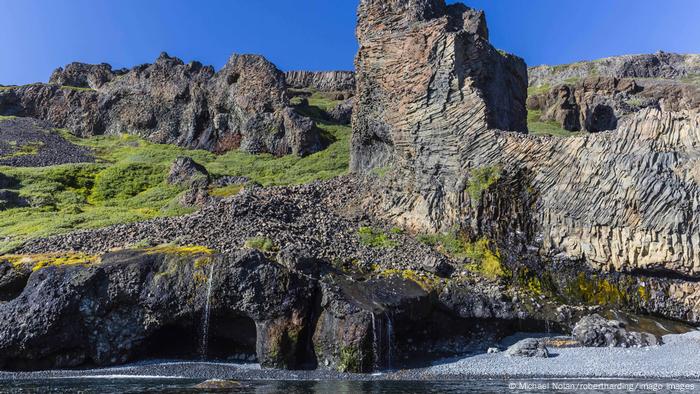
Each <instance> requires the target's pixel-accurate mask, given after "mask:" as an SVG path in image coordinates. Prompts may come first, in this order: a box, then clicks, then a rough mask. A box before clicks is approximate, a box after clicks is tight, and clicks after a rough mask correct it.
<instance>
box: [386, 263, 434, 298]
mask: <svg viewBox="0 0 700 394" xmlns="http://www.w3.org/2000/svg"><path fill="white" fill-rule="evenodd" d="M373 268H374V269H375V270H377V269H378V267H376V266H374V267H373ZM378 275H379V276H383V277H391V276H399V277H401V278H404V279H406V280H410V281H412V282H415V283H416V284H418V286H420V287H421V288H423V290H425V291H428V292H429V291H432V290H433V289H435V288H436V287H437V286H438V285H440V279H438V278H437V277H436V276H434V275H432V274H427V273H423V272H421V273H418V272H416V271H414V270H396V269H388V270H384V271H379V272H378Z"/></svg>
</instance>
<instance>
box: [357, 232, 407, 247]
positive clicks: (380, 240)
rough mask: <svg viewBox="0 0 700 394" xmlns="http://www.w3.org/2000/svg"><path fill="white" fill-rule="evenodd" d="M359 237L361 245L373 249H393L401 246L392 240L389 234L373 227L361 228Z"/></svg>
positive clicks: (358, 233)
mask: <svg viewBox="0 0 700 394" xmlns="http://www.w3.org/2000/svg"><path fill="white" fill-rule="evenodd" d="M357 235H358V236H359V237H360V243H362V244H363V245H367V246H371V247H373V248H382V249H391V248H395V247H397V246H398V244H399V243H398V242H397V241H394V240H393V239H391V237H390V236H389V235H388V234H386V233H384V232H383V231H381V230H377V229H374V228H372V227H360V228H359V229H358V230H357Z"/></svg>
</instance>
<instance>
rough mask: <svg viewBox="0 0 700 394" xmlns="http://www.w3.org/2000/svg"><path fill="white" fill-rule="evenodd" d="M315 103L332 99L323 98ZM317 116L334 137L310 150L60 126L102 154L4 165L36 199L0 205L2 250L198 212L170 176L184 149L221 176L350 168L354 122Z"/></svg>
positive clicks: (297, 175)
mask: <svg viewBox="0 0 700 394" xmlns="http://www.w3.org/2000/svg"><path fill="white" fill-rule="evenodd" d="M314 103H315V104H316V105H330V102H328V103H324V102H323V99H321V98H319V99H318V100H317V101H314ZM314 108H317V109H318V107H314ZM5 118H6V117H5ZM2 119H4V118H0V120H2ZM316 120H317V125H318V127H319V128H320V129H321V131H322V132H323V134H324V135H325V136H326V138H327V140H329V141H332V142H331V144H330V145H329V146H328V147H327V148H326V149H324V150H323V151H321V152H318V153H315V154H312V155H308V156H305V157H298V156H294V155H288V156H283V157H275V156H273V155H269V154H262V155H252V154H248V153H245V152H240V151H232V152H228V153H226V154H223V155H215V154H213V153H211V152H207V151H203V150H187V149H183V148H180V147H177V146H174V145H165V144H155V143H151V142H148V141H145V140H143V139H141V138H139V137H136V136H131V135H116V136H115V135H110V136H97V137H92V138H78V137H75V136H73V135H71V134H70V133H68V131H66V130H59V132H60V133H61V134H62V135H63V137H64V138H66V139H67V140H69V141H70V142H72V143H74V144H76V145H80V146H84V147H88V148H90V149H92V150H93V152H94V154H95V156H96V159H97V161H96V163H82V164H67V165H60V166H52V167H40V168H39V167H38V168H34V167H32V168H16V167H3V166H0V172H2V173H4V174H6V175H8V176H12V177H15V178H17V179H19V181H20V184H21V186H20V189H19V193H20V196H21V197H24V198H26V199H27V200H28V201H29V202H30V204H31V207H24V208H13V209H8V210H5V211H0V254H3V253H7V252H9V251H11V250H12V249H14V248H16V247H17V246H19V245H21V244H22V243H23V242H25V241H26V240H28V239H32V238H37V237H44V236H49V235H54V234H59V233H65V232H68V231H72V230H77V229H89V228H98V227H104V226H109V225H113V224H119V223H129V222H135V221H142V220H147V219H152V218H155V217H164V216H175V215H183V214H187V213H190V212H192V211H193V209H192V208H188V207H182V206H180V205H179V203H178V201H179V197H180V195H181V194H182V193H183V192H184V189H183V188H182V187H178V186H171V185H168V184H167V183H166V182H165V179H166V177H167V173H168V171H169V168H170V165H171V163H172V162H173V161H174V160H175V158H177V157H178V156H189V157H191V158H192V159H194V160H195V161H196V162H198V163H200V164H202V165H204V166H205V167H206V168H207V170H208V171H209V173H210V174H211V175H212V177H214V178H217V177H222V176H243V177H247V178H249V179H250V180H251V181H252V182H257V183H259V184H261V185H263V186H270V185H293V184H302V183H307V182H311V181H314V180H325V179H330V178H333V177H335V176H338V175H342V174H345V173H346V172H347V171H348V163H349V161H350V127H348V126H344V125H337V124H332V123H328V122H325V121H322V120H319V119H316ZM32 149H34V148H32ZM241 188H242V186H240V185H233V186H227V187H223V188H214V189H212V195H214V196H216V197H225V196H230V195H234V194H236V193H237V192H238V191H240V189H241Z"/></svg>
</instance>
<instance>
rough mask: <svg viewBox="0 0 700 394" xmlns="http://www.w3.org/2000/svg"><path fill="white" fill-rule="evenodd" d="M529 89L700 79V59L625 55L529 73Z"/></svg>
mask: <svg viewBox="0 0 700 394" xmlns="http://www.w3.org/2000/svg"><path fill="white" fill-rule="evenodd" d="M528 75H529V84H530V86H541V85H556V84H560V83H562V82H566V81H567V80H571V79H580V78H585V77H587V76H592V75H596V76H603V77H616V78H626V77H628V78H664V79H680V78H683V77H688V76H694V75H700V55H697V54H692V55H681V54H676V53H667V52H658V53H655V54H646V55H625V56H614V57H608V58H604V59H599V60H595V61H590V62H578V63H572V64H566V65H559V66H547V65H543V66H537V67H530V68H529V70H528Z"/></svg>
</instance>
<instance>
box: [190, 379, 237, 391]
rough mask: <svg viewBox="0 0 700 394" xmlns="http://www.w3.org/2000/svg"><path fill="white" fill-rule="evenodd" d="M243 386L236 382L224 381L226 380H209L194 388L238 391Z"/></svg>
mask: <svg viewBox="0 0 700 394" xmlns="http://www.w3.org/2000/svg"><path fill="white" fill-rule="evenodd" d="M241 386H242V385H241V383H240V382H238V381H236V380H224V379H209V380H206V381H204V382H202V383H198V384H196V385H194V386H193V388H194V389H197V390H215V391H217V390H225V391H227V390H231V389H238V388H240V387H241Z"/></svg>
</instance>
